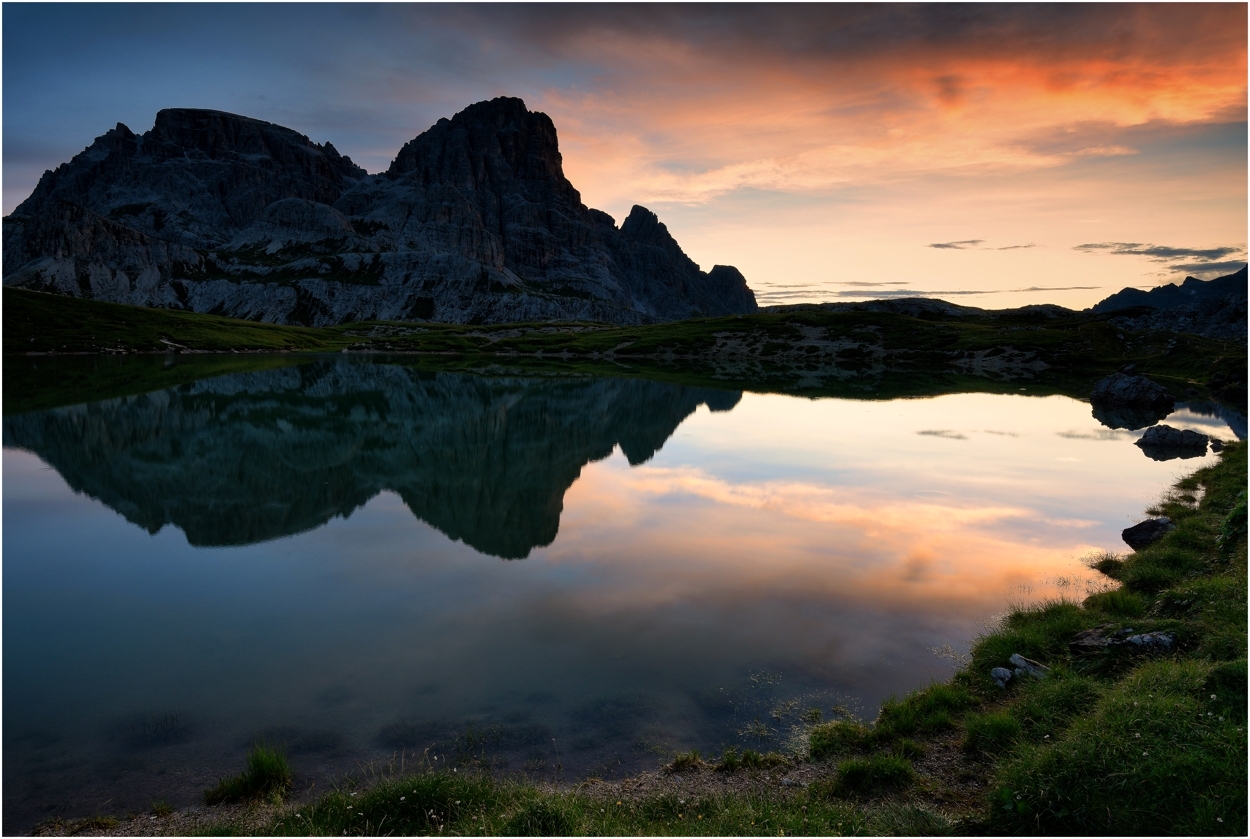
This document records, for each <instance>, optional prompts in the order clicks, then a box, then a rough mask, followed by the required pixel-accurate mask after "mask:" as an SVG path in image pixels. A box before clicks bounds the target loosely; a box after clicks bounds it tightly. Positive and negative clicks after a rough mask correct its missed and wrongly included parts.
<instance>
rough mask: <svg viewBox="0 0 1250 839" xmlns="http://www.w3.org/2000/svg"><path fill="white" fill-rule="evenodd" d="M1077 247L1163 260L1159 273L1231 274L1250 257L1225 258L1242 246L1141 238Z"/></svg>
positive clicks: (1085, 249)
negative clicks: (1183, 245) (1172, 243)
mask: <svg viewBox="0 0 1250 839" xmlns="http://www.w3.org/2000/svg"><path fill="white" fill-rule="evenodd" d="M1073 250H1074V251H1080V252H1082V253H1107V254H1114V255H1117V256H1144V257H1145V258H1147V259H1149V260H1151V261H1152V262H1159V263H1163V264H1164V265H1165V266H1166V267H1165V268H1164V269H1163V271H1162V272H1160V273H1159V274H1158V275H1157V276H1167V275H1169V274H1217V275H1218V274H1231V273H1233V272H1234V271H1238V270H1240V269H1241V268H1242V267H1243V266H1244V265H1245V264H1246V260H1245V259H1244V257H1243V258H1242V259H1231V260H1230V259H1222V257H1225V256H1232V255H1233V254H1243V255H1244V254H1245V252H1246V249H1245V247H1244V246H1241V247H1229V246H1224V247H1214V248H1177V247H1172V246H1169V245H1146V244H1142V243H1141V242H1089V243H1087V244H1084V245H1077V246H1075V247H1074V248H1073ZM1185 258H1189V259H1193V260H1197V261H1195V262H1179V261H1178V260H1181V259H1185Z"/></svg>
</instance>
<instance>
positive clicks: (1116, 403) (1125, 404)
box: [1089, 373, 1176, 430]
mask: <svg viewBox="0 0 1250 839" xmlns="http://www.w3.org/2000/svg"><path fill="white" fill-rule="evenodd" d="M1089 401H1090V404H1091V405H1092V406H1093V408H1094V418H1095V419H1097V420H1098V421H1099V422H1101V423H1102V424H1103V425H1105V426H1107V427H1108V428H1127V429H1130V430H1134V429H1138V428H1145V427H1146V426H1148V425H1153V424H1154V423H1156V422H1158V421H1159V420H1161V419H1163V418H1164V417H1166V416H1167V415H1168V414H1170V413H1171V412H1172V410H1173V409H1174V408H1175V407H1176V401H1175V400H1174V399H1173V398H1172V395H1171V394H1170V393H1168V391H1167V388H1165V387H1163V386H1162V385H1160V384H1157V383H1156V382H1152V381H1150V379H1147V378H1146V377H1145V376H1131V375H1128V374H1126V373H1112V374H1111V375H1110V376H1107V377H1106V378H1104V379H1101V380H1099V382H1098V383H1097V384H1096V385H1094V391H1093V393H1091V394H1090V396H1089Z"/></svg>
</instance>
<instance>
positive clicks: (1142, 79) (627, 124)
mask: <svg viewBox="0 0 1250 839" xmlns="http://www.w3.org/2000/svg"><path fill="white" fill-rule="evenodd" d="M290 9H291V7H289V6H288V7H283V8H282V9H275V8H273V7H267V6H247V5H240V6H218V7H205V6H164V5H144V6H106V7H91V8H85V7H76V6H72V5H61V6H55V7H51V6H7V7H6V8H5V10H4V22H5V24H6V27H5V43H4V46H5V58H4V70H5V85H4V92H5V100H6V106H7V107H6V111H5V116H6V118H7V119H6V121H5V130H4V178H5V181H4V207H5V212H9V211H11V210H12V208H13V207H14V206H16V204H17V203H18V202H20V201H21V200H22V199H24V198H25V197H26V195H28V194H29V193H30V190H31V189H32V188H33V187H34V184H35V182H36V181H37V179H38V176H39V174H40V173H41V172H42V171H44V170H45V169H48V168H53V167H55V166H56V165H58V164H59V163H61V162H64V161H65V160H68V159H69V157H70V156H72V155H73V154H75V153H76V152H78V151H79V150H81V149H82V148H83V147H84V146H86V145H87V144H89V143H90V142H91V140H92V138H94V137H95V136H98V135H99V134H102V133H103V132H104V131H106V130H107V129H108V128H111V127H112V126H113V125H114V124H115V123H116V122H118V121H122V122H125V123H126V124H127V125H129V126H130V127H131V128H132V129H134V130H136V131H142V130H145V129H147V128H148V127H149V126H150V125H151V123H152V119H153V117H154V115H155V113H156V111H157V110H158V109H160V108H164V107H170V106H183V107H203V108H219V109H222V110H228V111H232V112H236V113H243V114H246V115H249V116H254V117H257V118H261V119H266V120H270V121H273V122H277V123H279V124H283V125H287V126H290V127H292V128H295V129H297V130H299V131H301V132H303V133H306V134H308V135H309V136H310V137H311V138H313V139H314V140H316V141H318V142H324V141H326V140H330V141H332V142H333V143H334V144H335V146H336V147H337V148H338V149H339V150H340V151H342V152H343V153H345V154H349V155H351V156H352V157H353V159H355V160H356V161H357V162H358V163H360V164H361V165H363V166H365V168H366V169H368V170H369V171H370V172H377V171H379V170H381V169H384V168H385V167H386V166H387V165H388V164H389V162H390V159H391V157H393V156H394V154H395V153H396V151H397V150H398V149H399V147H400V146H401V145H402V144H403V143H404V142H406V141H407V140H409V139H411V138H412V137H414V136H416V135H417V134H419V133H420V132H421V131H423V130H425V129H426V128H428V127H429V126H430V125H431V124H433V123H434V122H435V121H436V120H437V119H439V118H440V117H444V116H451V115H452V114H453V113H455V112H456V111H459V110H460V109H462V108H463V107H465V106H466V105H468V104H470V103H471V102H474V101H479V100H482V99H486V98H490V97H493V96H498V95H513V96H521V97H522V98H524V99H525V101H526V103H527V104H528V106H529V107H530V108H532V109H535V110H541V111H544V112H546V113H548V114H549V115H550V116H551V117H552V119H553V120H554V122H555V124H556V126H557V129H558V131H559V134H560V141H561V149H562V151H563V155H564V170H565V174H566V175H567V176H568V177H569V179H570V180H571V181H572V183H573V184H574V186H576V187H577V188H578V189H579V190H580V191H581V195H582V200H583V201H584V202H585V203H586V204H587V205H589V206H592V207H597V208H600V209H603V210H605V211H607V212H608V213H610V214H612V215H613V216H614V217H615V218H616V219H617V221H618V223H619V222H620V220H622V219H623V218H624V217H625V215H626V214H627V213H628V212H629V209H630V207H631V206H632V205H634V204H643V205H645V206H647V207H649V208H650V209H652V210H654V211H655V212H657V213H658V214H659V216H660V219H661V220H662V221H664V222H665V223H666V224H667V225H668V227H669V229H670V230H671V231H672V232H673V233H674V235H675V236H676V238H677V239H678V241H679V242H681V243H682V246H683V247H684V248H685V250H686V251H687V253H689V254H690V255H691V256H692V258H694V259H695V261H696V262H698V263H699V264H700V265H701V266H703V268H704V269H707V268H710V267H711V266H712V265H713V264H733V265H736V266H737V267H738V268H740V269H741V270H742V271H743V273H744V275H745V276H746V277H747V280H748V282H749V283H750V284H751V286H752V287H753V288H754V289H755V291H756V294H757V297H758V298H759V299H760V301H761V303H763V304H769V303H783V302H800V301H816V300H841V299H864V298H871V297H880V296H890V295H894V296H901V295H916V294H924V295H930V296H937V297H942V298H944V299H948V300H951V301H954V302H959V303H963V304H967V305H977V306H986V307H1002V306H1011V305H1022V304H1025V303H1042V302H1054V303H1060V304H1063V305H1066V306H1070V307H1075V308H1082V307H1085V306H1088V305H1091V304H1092V303H1094V302H1095V301H1097V300H1099V299H1101V298H1103V297H1105V296H1107V295H1108V294H1110V293H1112V292H1115V291H1118V290H1119V289H1120V288H1122V287H1124V286H1130V285H1132V286H1138V287H1149V286H1153V285H1156V284H1161V283H1166V282H1170V281H1173V280H1176V281H1179V280H1181V279H1183V278H1184V277H1185V276H1186V275H1190V274H1192V275H1196V276H1200V277H1203V278H1207V279H1209V278H1212V277H1215V276H1218V275H1221V274H1225V273H1231V271H1233V270H1236V268H1237V267H1240V265H1241V264H1242V263H1244V261H1245V257H1246V250H1245V248H1246V235H1245V231H1246V223H1247V214H1246V197H1247V196H1246V151H1247V146H1246V97H1247V91H1246V72H1247V66H1246V7H1245V6H1244V5H1239V4H1205V5H1204V4H1184V5H1180V4H1141V5H1137V4H1118V5H1110V6H1093V5H1066V6H998V5H979V6H972V7H963V6H960V7H955V6H944V5H940V4H933V5H925V6H917V7H901V6H849V5H833V6H818V5H805V6H785V5H770V6H729V7H720V6H594V7H591V6H577V5H568V6H528V5H510V6H502V7H493V6H486V5H474V6H440V5H416V6H372V5H352V6H336V5H318V6H310V7H307V8H305V9H302V10H301V12H300V14H298V15H291V14H288V13H287V12H289V11H290ZM53 33H55V35H54V34H53ZM192 33H193V34H192ZM262 33H263V35H262ZM106 56H107V58H106ZM119 56H120V57H119ZM88 67H90V68H91V70H90V71H88V70H87V68H88ZM1100 243H1130V244H1134V245H1139V246H1155V247H1156V248H1164V249H1167V250H1168V252H1169V253H1170V254H1171V256H1168V257H1166V258H1165V257H1161V256H1159V255H1157V252H1156V255H1154V256H1151V255H1147V254H1142V253H1136V252H1131V251H1129V250H1125V249H1119V250H1116V249H1113V248H1108V249H1102V250H1099V249H1090V248H1085V249H1078V248H1080V246H1082V245H1090V244H1095V245H1096V244H1100ZM1139 250H1140V249H1139ZM1212 254H1215V255H1214V256H1213V255H1212Z"/></svg>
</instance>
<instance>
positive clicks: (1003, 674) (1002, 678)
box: [990, 667, 1011, 688]
mask: <svg viewBox="0 0 1250 839" xmlns="http://www.w3.org/2000/svg"><path fill="white" fill-rule="evenodd" d="M990 678H991V679H993V680H994V684H996V685H998V686H999V687H1000V688H1005V687H1007V683H1008V682H1010V681H1011V671H1010V670H1008V669H1007V668H1006V667H995V668H994V669H993V670H991V671H990Z"/></svg>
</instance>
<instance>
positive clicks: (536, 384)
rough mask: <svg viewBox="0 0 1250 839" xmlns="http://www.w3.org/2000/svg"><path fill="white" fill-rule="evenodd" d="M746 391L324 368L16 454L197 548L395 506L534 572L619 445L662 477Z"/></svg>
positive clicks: (39, 419)
mask: <svg viewBox="0 0 1250 839" xmlns="http://www.w3.org/2000/svg"><path fill="white" fill-rule="evenodd" d="M741 396H742V394H741V393H740V392H738V391H721V390H713V389H708V388H691V387H682V386H679V385H669V384H663V383H659V382H652V381H646V380H641V379H601V378H596V379H560V380H541V379H509V378H480V377H476V376H466V375H457V374H451V373H436V374H431V373H420V372H416V371H413V370H410V369H406V368H404V367H400V366H393V365H382V364H371V363H361V362H346V361H343V362H340V361H337V360H334V361H319V362H315V363H312V364H304V365H298V366H292V367H285V368H281V369H277V370H269V371H264V372H259V373H244V374H236V375H228V376H220V377H217V378H213V379H207V380H203V381H200V382H196V383H194V384H191V385H186V386H183V387H178V388H172V389H169V390H162V391H157V392H155V393H148V394H144V395H141V396H132V397H125V398H119V399H110V400H106V401H103V402H96V403H91V404H85V405H76V406H73V407H68V408H58V409H54V410H49V411H41V412H37V413H32V414H26V415H22V416H18V417H13V418H9V419H6V420H5V422H4V445H5V446H16V447H20V448H24V449H28V450H30V451H33V452H35V453H36V454H38V455H39V456H40V457H41V458H42V459H43V460H44V461H45V462H47V463H49V464H51V465H52V466H53V467H55V468H56V470H57V471H58V472H59V473H60V474H61V476H62V477H63V478H64V479H65V481H66V483H68V484H69V485H70V487H72V488H73V489H74V490H76V491H78V492H82V493H85V494H87V495H90V496H92V497H94V498H97V499H99V500H101V501H103V502H104V503H105V504H107V505H108V506H109V507H111V508H113V509H114V510H116V511H118V512H119V513H121V514H122V515H123V516H125V517H126V519H128V520H129V521H131V522H133V523H135V524H137V525H139V526H140V527H143V528H145V529H147V530H148V531H149V532H152V533H155V532H157V531H158V530H160V529H161V528H162V527H164V526H165V525H166V524H172V525H174V526H175V527H177V528H179V529H181V530H182V531H183V532H184V533H185V534H186V536H187V540H188V541H189V542H190V543H191V544H192V545H197V546H230V545H246V544H251V543H254V542H261V541H265V540H269V539H276V538H280V537H283V536H289V535H292V534H295V533H300V532H302V531H306V530H311V529H313V528H316V527H318V526H320V525H322V524H325V523H326V522H327V521H329V520H330V519H331V518H333V517H335V516H344V517H346V516H348V515H350V514H351V512H352V511H353V510H356V509H357V508H359V507H361V506H363V505H364V504H365V503H366V502H367V501H368V500H369V499H370V498H373V497H374V496H375V495H377V494H378V493H379V492H381V491H383V490H392V491H394V492H396V493H397V494H398V495H399V496H400V497H401V498H402V499H403V501H404V503H405V504H406V505H407V506H408V508H409V509H410V510H412V512H413V513H414V514H415V515H416V516H417V517H418V518H420V519H422V520H424V521H426V522H428V523H429V524H431V525H433V526H434V527H436V528H438V529H439V530H441V531H442V532H443V533H445V534H447V535H448V536H450V537H451V538H453V539H459V540H462V541H463V542H465V543H466V544H468V545H470V546H472V547H473V548H476V549H477V550H478V551H481V552H482V553H487V554H492V555H494V556H500V557H504V558H507V559H521V558H524V557H526V556H528V555H529V553H530V551H531V550H532V549H533V548H535V547H542V546H545V545H549V544H551V542H552V541H553V540H554V539H555V537H556V533H557V531H558V530H559V526H560V513H561V510H562V509H563V505H564V493H565V491H566V490H567V489H568V488H569V487H570V486H571V485H572V484H573V482H574V481H575V480H577V478H578V475H580V474H581V470H582V467H583V466H585V465H586V464H587V463H590V462H592V461H596V460H602V459H603V458H605V457H607V456H608V455H610V454H611V453H612V451H613V449H614V447H616V446H618V445H619V446H620V448H621V451H622V452H623V453H624V455H625V457H626V458H627V459H628V460H629V463H630V464H631V465H638V464H640V463H643V462H645V461H647V460H648V459H649V458H651V456H652V455H653V454H655V452H656V451H657V450H658V449H659V448H660V447H661V446H662V445H663V444H664V442H665V440H667V439H668V438H669V436H670V435H671V434H672V433H673V431H674V430H675V429H676V428H677V426H678V425H679V424H680V423H681V422H682V420H684V419H685V418H686V417H688V416H689V415H690V414H692V413H693V412H694V411H695V409H696V408H698V406H699V405H701V404H706V405H707V406H708V408H709V409H710V410H712V411H728V410H730V409H732V408H733V407H734V406H735V405H736V404H737V403H738V401H739V400H740V399H741Z"/></svg>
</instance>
